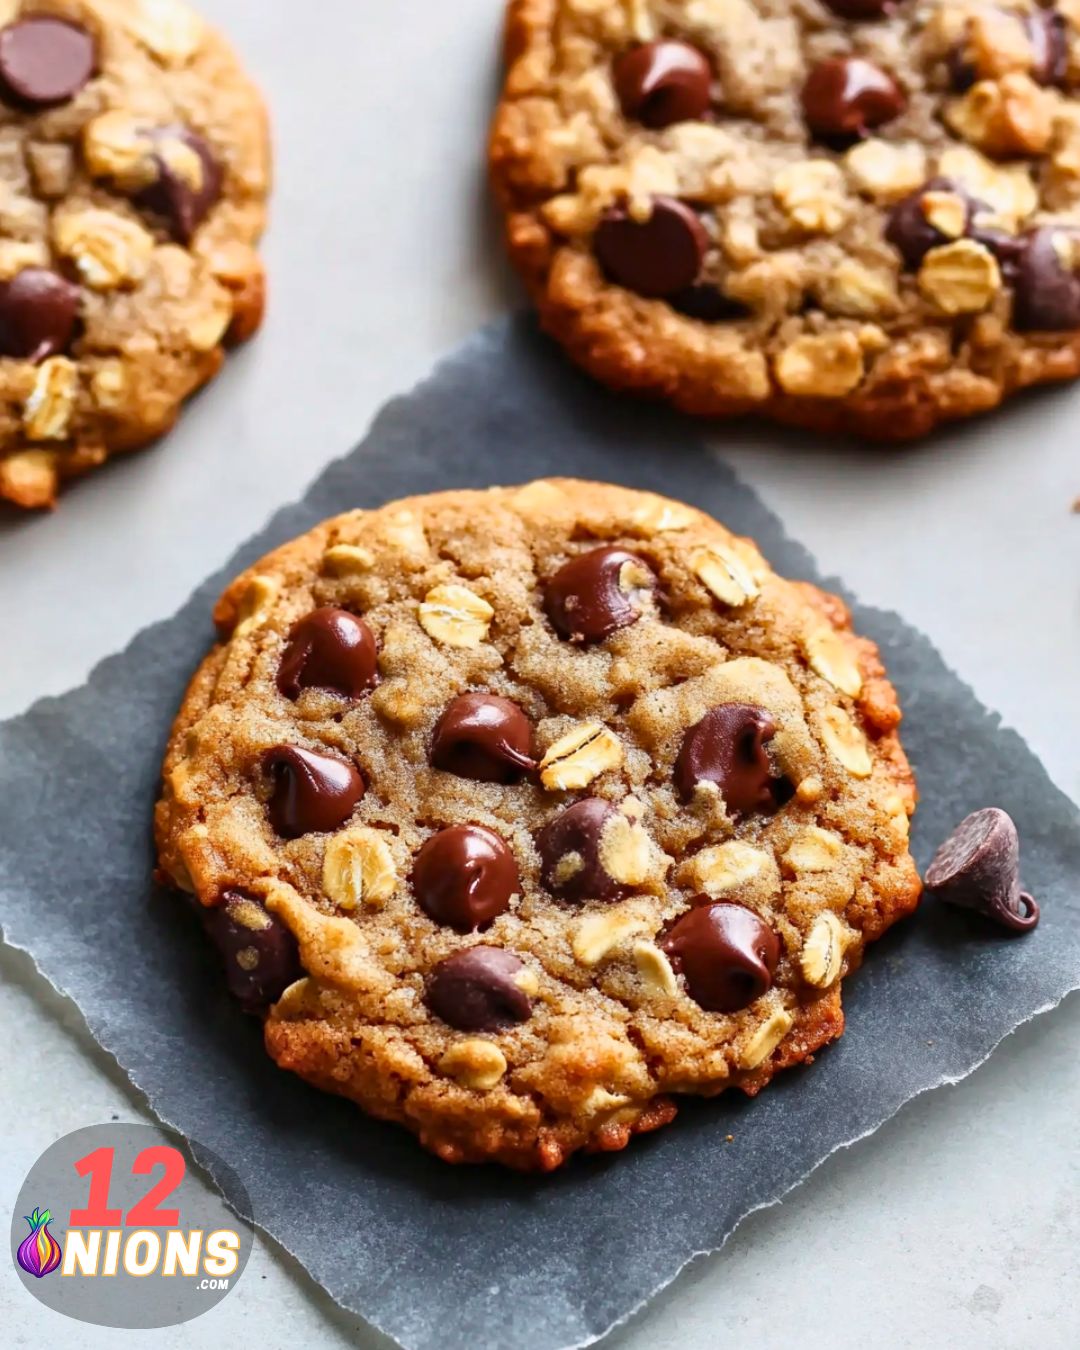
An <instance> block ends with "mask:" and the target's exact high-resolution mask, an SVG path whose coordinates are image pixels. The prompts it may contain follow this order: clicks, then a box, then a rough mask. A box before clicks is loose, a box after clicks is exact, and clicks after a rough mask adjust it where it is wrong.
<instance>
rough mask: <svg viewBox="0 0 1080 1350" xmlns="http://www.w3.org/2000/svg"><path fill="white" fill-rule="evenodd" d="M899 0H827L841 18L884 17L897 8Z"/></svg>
mask: <svg viewBox="0 0 1080 1350" xmlns="http://www.w3.org/2000/svg"><path fill="white" fill-rule="evenodd" d="M896 3H897V0H825V4H826V5H827V6H828V8H829V9H831V10H832V12H833V13H834V14H838V15H839V16H840V18H841V19H852V20H859V19H866V20H870V19H883V18H884V17H885V15H886V14H890V13H892V11H893V10H894V9H895V8H896Z"/></svg>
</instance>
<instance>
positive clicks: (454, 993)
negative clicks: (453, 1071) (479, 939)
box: [427, 947, 532, 1031]
mask: <svg viewBox="0 0 1080 1350" xmlns="http://www.w3.org/2000/svg"><path fill="white" fill-rule="evenodd" d="M524 971H525V966H524V965H523V964H522V962H521V961H519V960H518V958H517V957H516V956H515V955H514V954H513V952H508V951H504V950H503V949H502V948H501V947H469V948H467V949H466V950H465V951H463V952H455V953H454V955H453V956H448V957H447V958H446V959H445V960H444V961H440V962H439V964H438V965H437V966H436V967H435V969H434V970H433V971H432V972H431V975H430V977H429V979H428V982H427V1002H428V1007H429V1008H430V1009H431V1011H432V1012H433V1013H434V1014H435V1015H436V1017H441V1018H442V1020H443V1021H444V1022H446V1023H448V1024H449V1025H450V1026H452V1027H456V1028H457V1029H458V1030H459V1031H498V1030H499V1029H500V1028H502V1027H507V1026H510V1025H511V1024H512V1023H514V1022H526V1021H528V1019H529V1017H530V1016H531V1014H532V1003H531V1002H530V1001H529V996H528V994H526V993H525V991H524V990H523V989H522V988H521V986H520V985H519V984H518V980H519V979H520V978H521V976H522V974H523V973H524Z"/></svg>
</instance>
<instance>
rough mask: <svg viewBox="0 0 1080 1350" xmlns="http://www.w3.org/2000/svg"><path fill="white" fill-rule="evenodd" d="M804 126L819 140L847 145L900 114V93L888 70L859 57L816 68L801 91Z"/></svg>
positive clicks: (838, 59) (902, 99)
mask: <svg viewBox="0 0 1080 1350" xmlns="http://www.w3.org/2000/svg"><path fill="white" fill-rule="evenodd" d="M802 104H803V112H804V114H805V116H806V121H807V125H808V126H809V127H810V130H811V131H812V132H813V133H814V135H815V136H820V137H821V138H822V139H823V140H830V141H840V142H850V141H853V140H856V139H858V138H859V137H860V136H864V135H865V134H866V133H867V132H868V131H870V130H871V129H872V128H874V127H879V126H881V125H882V124H883V123H885V122H891V121H892V119H893V118H894V117H899V115H900V114H901V113H902V112H903V111H904V108H905V107H906V106H907V99H906V98H905V96H904V91H903V90H902V89H901V88H900V86H899V84H897V82H896V80H895V79H894V78H893V76H892V75H890V74H889V72H888V71H886V70H882V69H881V67H880V66H876V65H874V63H873V62H872V61H866V60H864V59H863V58H862V57H861V56H834V57H830V58H829V59H828V60H827V61H822V62H820V63H819V64H818V65H816V66H815V67H814V68H813V70H811V72H810V74H809V75H808V76H807V80H806V83H805V84H804V85H803V91H802Z"/></svg>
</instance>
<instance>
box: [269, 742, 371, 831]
mask: <svg viewBox="0 0 1080 1350" xmlns="http://www.w3.org/2000/svg"><path fill="white" fill-rule="evenodd" d="M262 762H263V767H264V768H265V769H266V771H267V772H268V773H269V774H270V775H271V777H272V779H273V784H274V786H273V791H272V792H271V794H270V801H269V803H268V804H267V805H268V810H269V812H270V823H271V824H272V825H273V827H274V829H275V830H276V831H277V832H278V834H280V835H281V837H282V838H283V839H296V838H298V837H299V836H300V835H302V834H323V833H326V832H327V831H329V830H336V829H337V828H338V826H340V825H344V824H345V822H346V821H347V820H348V819H349V817H350V816H351V815H352V813H353V811H354V810H355V808H356V804H357V802H358V801H359V800H360V799H361V797H363V795H364V780H363V778H361V776H360V774H359V773H358V772H357V771H356V769H355V767H354V766H353V765H352V764H350V763H349V761H348V760H347V759H340V758H339V757H338V756H337V755H324V754H319V753H317V752H316V751H314V750H304V749H302V748H301V747H300V746H298V745H276V746H274V747H273V749H271V750H267V751H266V753H265V754H264V755H263V758H262Z"/></svg>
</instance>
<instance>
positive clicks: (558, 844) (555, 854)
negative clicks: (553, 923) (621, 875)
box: [536, 797, 626, 903]
mask: <svg viewBox="0 0 1080 1350" xmlns="http://www.w3.org/2000/svg"><path fill="white" fill-rule="evenodd" d="M618 819H619V813H618V811H616V809H615V807H614V806H612V805H611V803H610V802H605V801H602V800H601V799H600V798H599V797H586V798H585V799H584V800H583V801H580V802H575V803H574V804H573V806H568V807H567V808H566V810H565V811H563V812H562V814H561V815H558V816H556V817H555V819H554V820H552V821H550V822H549V823H548V824H547V825H545V826H544V828H543V829H542V830H541V831H540V833H539V835H538V836H537V839H536V847H537V849H538V850H539V852H540V862H541V871H540V879H541V881H542V882H543V884H544V886H545V888H546V889H547V890H549V891H550V892H551V894H552V895H556V896H558V897H559V899H560V900H572V901H574V902H575V903H577V902H579V901H582V900H620V899H621V898H622V897H623V896H624V895H625V894H626V887H625V886H624V885H622V884H621V883H620V882H618V881H616V880H615V878H614V877H613V876H612V875H611V873H610V872H609V871H608V870H607V868H606V867H605V866H604V863H603V856H604V848H603V836H604V832H605V827H607V826H608V825H609V824H610V823H611V822H613V821H617V820H618Z"/></svg>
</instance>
